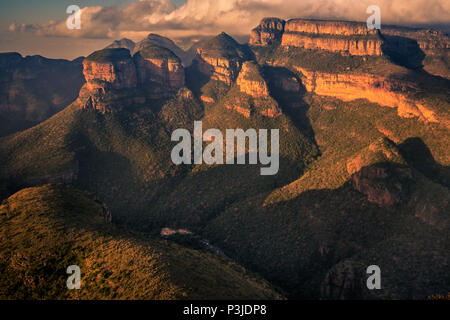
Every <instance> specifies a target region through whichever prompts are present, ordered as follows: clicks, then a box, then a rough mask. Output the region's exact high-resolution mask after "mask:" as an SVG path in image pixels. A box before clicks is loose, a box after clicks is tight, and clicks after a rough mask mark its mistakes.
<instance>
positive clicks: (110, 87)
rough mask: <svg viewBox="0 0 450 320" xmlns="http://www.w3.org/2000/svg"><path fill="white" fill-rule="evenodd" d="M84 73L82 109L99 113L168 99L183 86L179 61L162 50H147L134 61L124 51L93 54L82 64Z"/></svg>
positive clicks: (181, 68)
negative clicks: (152, 100) (149, 101)
mask: <svg viewBox="0 0 450 320" xmlns="http://www.w3.org/2000/svg"><path fill="white" fill-rule="evenodd" d="M83 74H84V77H85V79H86V84H85V85H84V86H83V88H82V89H81V91H80V94H79V100H80V103H81V106H82V108H84V109H95V110H99V111H100V112H102V113H105V112H113V111H119V110H121V109H122V108H124V107H126V106H128V105H130V104H142V103H145V102H146V101H147V100H148V99H162V98H168V97H169V96H171V95H173V94H175V93H176V92H178V90H179V89H180V88H182V87H184V83H185V76H184V69H183V66H182V64H181V61H180V59H179V58H178V57H177V56H176V55H175V54H174V53H173V52H171V51H170V50H168V49H165V48H161V47H146V48H144V49H142V50H141V51H139V52H138V53H136V54H135V55H134V57H133V58H132V57H131V55H130V52H129V50H127V49H123V48H119V49H104V50H100V51H96V52H94V53H93V54H91V55H90V56H88V57H87V58H86V59H85V61H84V62H83Z"/></svg>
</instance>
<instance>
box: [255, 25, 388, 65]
mask: <svg viewBox="0 0 450 320" xmlns="http://www.w3.org/2000/svg"><path fill="white" fill-rule="evenodd" d="M280 42H281V45H282V46H285V47H299V48H305V49H321V50H327V51H333V52H345V53H348V54H351V55H376V56H380V55H382V54H383V52H382V45H383V39H382V38H381V37H380V35H379V33H378V32H377V31H372V30H369V29H368V28H367V26H366V24H365V23H359V22H342V21H324V20H304V19H291V20H289V21H287V22H285V21H284V20H281V19H277V18H265V19H263V20H262V21H261V23H260V24H259V26H257V27H256V28H255V29H253V30H252V33H251V37H250V44H251V45H257V46H258V45H261V46H267V45H271V44H273V43H280Z"/></svg>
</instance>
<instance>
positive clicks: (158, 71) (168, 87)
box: [134, 47, 185, 99]
mask: <svg viewBox="0 0 450 320" xmlns="http://www.w3.org/2000/svg"><path fill="white" fill-rule="evenodd" d="M134 61H135V64H136V70H137V77H138V82H139V83H140V84H141V85H142V86H144V87H145V88H146V89H147V91H148V92H149V94H150V96H151V97H153V98H156V99H159V98H164V97H167V96H170V95H172V94H174V93H176V92H177V91H178V90H179V89H180V88H182V87H184V84H185V75H184V68H183V65H182V64H181V60H180V59H179V58H178V57H177V56H176V55H175V54H174V53H173V52H172V51H170V50H169V49H165V48H161V47H147V48H145V49H143V50H141V51H139V52H138V53H136V54H135V55H134Z"/></svg>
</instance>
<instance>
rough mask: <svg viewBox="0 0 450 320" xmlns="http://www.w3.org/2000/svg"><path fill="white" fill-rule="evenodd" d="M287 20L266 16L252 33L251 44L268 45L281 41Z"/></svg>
mask: <svg viewBox="0 0 450 320" xmlns="http://www.w3.org/2000/svg"><path fill="white" fill-rule="evenodd" d="M285 23H286V21H284V20H281V19H278V18H264V19H263V20H261V22H260V24H259V25H258V26H257V27H256V28H254V29H253V30H252V32H251V34H250V44H251V45H262V46H267V45H271V44H273V43H280V42H281V37H282V36H283V32H284V25H285Z"/></svg>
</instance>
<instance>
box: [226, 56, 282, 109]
mask: <svg viewBox="0 0 450 320" xmlns="http://www.w3.org/2000/svg"><path fill="white" fill-rule="evenodd" d="M236 85H237V86H238V87H239V90H240V93H241V94H239V95H235V96H234V97H233V98H232V99H229V100H228V102H227V104H226V105H225V107H226V108H228V109H231V110H235V111H236V112H238V113H240V114H242V115H243V116H244V117H246V118H250V117H251V115H252V113H254V112H256V113H259V114H261V115H263V116H266V117H269V118H274V117H277V116H279V115H281V114H282V112H281V109H280V107H279V106H278V103H277V102H276V101H275V100H274V99H273V98H272V97H271V95H270V92H269V86H268V84H267V82H266V80H265V79H264V77H263V75H262V71H261V68H260V67H259V65H258V64H257V63H256V62H254V61H246V62H244V63H243V65H242V68H241V71H240V73H239V76H238V77H237V79H236Z"/></svg>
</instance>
